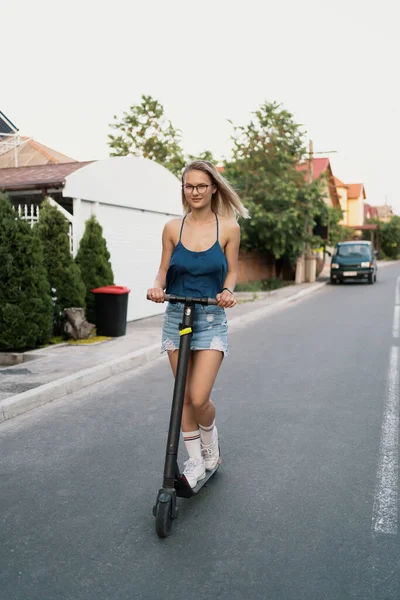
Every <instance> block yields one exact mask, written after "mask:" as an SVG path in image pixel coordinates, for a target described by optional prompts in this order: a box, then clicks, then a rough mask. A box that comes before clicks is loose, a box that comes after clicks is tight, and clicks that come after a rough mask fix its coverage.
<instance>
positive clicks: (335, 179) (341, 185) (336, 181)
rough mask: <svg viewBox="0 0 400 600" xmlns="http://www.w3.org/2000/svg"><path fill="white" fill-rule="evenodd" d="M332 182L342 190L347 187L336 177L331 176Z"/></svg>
mask: <svg viewBox="0 0 400 600" xmlns="http://www.w3.org/2000/svg"><path fill="white" fill-rule="evenodd" d="M333 180H334V182H335V185H336V187H342V188H346V187H347V185H346V184H345V183H343V181H341V180H340V179H339V178H338V177H336V176H335V175H334V176H333Z"/></svg>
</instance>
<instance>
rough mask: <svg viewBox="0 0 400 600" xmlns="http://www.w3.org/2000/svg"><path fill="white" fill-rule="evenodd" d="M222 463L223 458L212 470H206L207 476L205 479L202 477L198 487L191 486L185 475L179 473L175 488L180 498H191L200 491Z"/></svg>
mask: <svg viewBox="0 0 400 600" xmlns="http://www.w3.org/2000/svg"><path fill="white" fill-rule="evenodd" d="M220 464H221V459H220V460H219V461H218V463H217V465H216V466H215V467H214V469H213V470H212V471H206V476H205V477H204V479H201V480H200V481H199V482H198V483H197V485H196V487H194V488H191V487H190V485H189V484H188V482H187V481H186V477H184V476H183V475H179V476H178V477H177V478H176V480H175V489H176V495H177V496H178V497H179V498H191V497H192V496H195V495H196V494H198V493H199V491H200V490H201V488H203V487H204V486H205V485H206V483H207V482H208V481H209V479H211V477H212V476H213V475H214V473H216V472H217V471H218V468H219V465H220Z"/></svg>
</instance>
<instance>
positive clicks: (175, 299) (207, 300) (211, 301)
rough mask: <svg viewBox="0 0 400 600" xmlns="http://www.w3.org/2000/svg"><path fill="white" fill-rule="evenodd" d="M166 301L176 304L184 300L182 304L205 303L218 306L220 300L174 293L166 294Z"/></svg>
mask: <svg viewBox="0 0 400 600" xmlns="http://www.w3.org/2000/svg"><path fill="white" fill-rule="evenodd" d="M164 300H165V302H171V303H172V304H176V303H177V302H182V304H203V305H205V306H210V305H212V306H217V304H218V300H216V299H215V298H192V297H191V296H175V295H173V294H164Z"/></svg>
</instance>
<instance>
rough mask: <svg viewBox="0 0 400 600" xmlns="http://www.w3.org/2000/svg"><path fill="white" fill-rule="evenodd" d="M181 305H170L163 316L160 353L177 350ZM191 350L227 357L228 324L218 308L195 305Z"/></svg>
mask: <svg viewBox="0 0 400 600" xmlns="http://www.w3.org/2000/svg"><path fill="white" fill-rule="evenodd" d="M183 307H184V305H183V303H180V302H178V303H176V304H170V303H168V306H167V309H166V311H165V314H164V323H163V329H162V345H161V353H163V352H168V351H172V350H178V349H179V341H180V335H179V324H180V323H182V321H183ZM190 349H191V350H219V351H220V352H223V353H224V356H228V354H229V351H228V322H227V319H226V314H225V310H224V309H223V308H220V307H219V306H202V305H200V304H197V305H196V306H195V312H194V323H193V335H192V339H191V341H190Z"/></svg>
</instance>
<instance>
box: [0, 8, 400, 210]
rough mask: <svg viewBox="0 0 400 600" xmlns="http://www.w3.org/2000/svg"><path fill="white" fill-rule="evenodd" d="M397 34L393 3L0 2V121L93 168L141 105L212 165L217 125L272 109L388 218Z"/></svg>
mask: <svg viewBox="0 0 400 600" xmlns="http://www.w3.org/2000/svg"><path fill="white" fill-rule="evenodd" d="M399 22H400V3H399V2H398V1H397V0H380V1H379V2H373V1H372V0H362V1H361V0H335V1H329V2H328V1H327V0H302V1H301V2H299V1H298V0H279V1H278V0H275V1H274V2H271V1H269V0H264V1H261V0H245V1H241V2H238V1H237V0H202V2H199V1H197V2H193V1H191V0H168V1H166V0H144V1H143V0H142V1H138V0H130V1H125V0H113V2H106V3H101V2H99V1H98V0H97V1H93V0H80V1H77V0H69V1H68V2H63V3H61V2H54V0H52V1H50V0H35V2H32V1H31V0H13V1H12V2H11V1H10V0H0V23H1V37H0V43H1V46H0V47H1V57H2V61H1V63H2V67H1V71H0V110H1V111H2V112H3V113H5V114H6V115H7V116H8V117H9V118H10V119H11V121H13V122H14V123H15V125H17V126H18V127H19V129H20V132H21V134H23V135H28V136H31V137H33V138H34V139H36V140H37V141H40V142H41V143H43V144H45V145H48V146H50V147H51V148H54V149H55V150H58V151H59V152H62V153H64V154H67V155H68V156H71V157H73V158H75V159H77V160H92V159H101V158H106V157H107V156H109V148H108V145H107V135H108V134H109V133H111V129H110V127H109V125H110V123H112V121H113V117H114V115H117V116H122V114H123V112H124V111H126V110H128V109H129V107H130V106H131V105H134V104H139V103H140V101H141V96H142V94H145V95H151V96H153V97H154V98H155V99H157V100H158V101H159V102H160V103H161V104H162V105H163V106H164V109H165V114H166V117H167V118H168V119H170V120H171V121H172V123H173V125H174V127H176V128H178V129H180V130H181V132H182V138H183V147H184V150H185V153H188V154H189V153H190V154H194V155H196V154H197V153H200V152H201V151H203V150H206V149H208V150H211V151H212V152H213V154H214V156H215V157H216V158H218V159H222V158H224V157H229V155H230V151H231V148H232V143H231V140H230V136H231V134H232V126H231V125H230V123H229V122H228V121H229V120H231V121H233V123H235V124H236V125H246V124H247V123H248V122H249V121H250V119H251V113H252V112H253V111H255V110H257V108H258V107H259V106H260V105H261V104H263V103H264V102H272V101H276V102H279V103H281V104H282V105H283V107H284V108H285V109H287V110H288V111H289V112H291V113H292V114H293V117H294V120H295V121H296V122H297V123H300V124H302V125H303V127H304V130H305V131H306V137H305V141H306V142H308V140H309V139H312V141H313V145H314V151H315V152H316V153H319V154H317V156H329V158H330V160H331V165H332V169H333V172H334V174H335V175H336V176H337V177H338V178H339V179H341V180H342V181H344V182H345V183H364V185H365V189H366V193H367V201H368V202H369V203H370V204H372V205H381V204H384V203H385V201H387V203H388V204H390V205H392V206H393V208H394V210H395V212H396V213H397V214H400V188H399V184H398V181H397V179H398V161H399V139H400V85H399V83H398V75H397V76H396V73H398V72H399V62H400V61H399V59H400V35H399V33H398V24H399ZM327 152H332V153H330V154H327Z"/></svg>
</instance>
